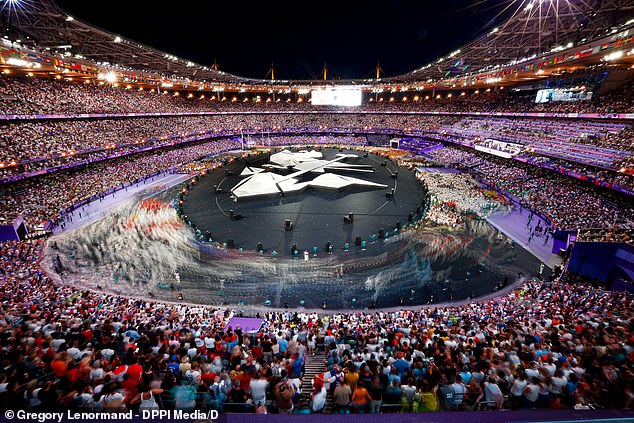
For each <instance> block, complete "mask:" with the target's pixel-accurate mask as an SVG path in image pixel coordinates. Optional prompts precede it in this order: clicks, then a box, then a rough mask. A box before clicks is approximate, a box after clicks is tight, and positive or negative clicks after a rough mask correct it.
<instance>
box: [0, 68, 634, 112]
mask: <svg viewBox="0 0 634 423" xmlns="http://www.w3.org/2000/svg"><path fill="white" fill-rule="evenodd" d="M86 81H88V82H86ZM176 92H178V91H175V90H173V89H172V90H169V91H166V90H164V89H162V88H160V87H152V88H149V89H147V88H146V89H143V90H140V89H139V88H137V87H132V85H129V84H126V83H123V82H120V83H114V84H113V83H108V82H106V81H103V80H90V79H81V78H73V77H64V78H60V79H55V78H41V77H26V76H24V77H20V76H14V75H10V76H7V75H3V76H2V78H1V79H0V114H60V113H62V114H81V113H98V114H103V113H105V114H113V113H189V112H202V111H249V110H253V109H262V110H265V109H269V110H270V109H274V110H275V109H281V110H292V111H298V110H313V109H314V107H313V106H312V105H311V104H310V97H309V96H307V95H297V94H283V93H278V94H277V95H276V94H273V93H269V94H264V95H262V94H261V93H240V94H238V93H229V92H226V93H225V92H212V93H210V92H200V91H187V90H182V91H180V92H178V95H175V93H176ZM463 93H464V94H463ZM403 97H405V98H406V99H405V100H404V99H403ZM367 100H368V101H367V102H366V103H365V104H364V106H363V108H364V109H365V110H390V111H444V112H464V111H486V112H540V113H541V112H553V113H600V114H605V113H631V112H632V111H633V110H634V109H633V106H632V103H633V101H632V100H633V98H632V83H629V84H626V85H625V86H623V87H621V88H619V90H618V92H616V93H611V95H609V96H602V97H596V96H594V98H592V99H591V100H586V101H571V102H563V101H556V102H550V103H540V104H536V103H535V94H534V93H533V92H531V93H530V94H523V93H516V92H512V91H510V90H504V89H500V88H499V87H491V88H484V89H479V90H460V89H456V90H454V91H450V92H444V91H431V92H417V93H414V94H411V93H406V94H401V95H400V96H395V95H394V94H389V93H387V94H385V95H384V94H376V95H369V97H368V99H367ZM319 109H321V110H327V109H330V110H332V108H329V107H324V106H320V107H319ZM357 109H358V108H357ZM338 110H341V108H338Z"/></svg>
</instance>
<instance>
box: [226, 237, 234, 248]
mask: <svg viewBox="0 0 634 423" xmlns="http://www.w3.org/2000/svg"><path fill="white" fill-rule="evenodd" d="M233 247H234V245H233V239H231V238H229V239H228V240H227V248H233Z"/></svg>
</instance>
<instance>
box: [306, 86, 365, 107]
mask: <svg viewBox="0 0 634 423" xmlns="http://www.w3.org/2000/svg"><path fill="white" fill-rule="evenodd" d="M361 97H362V96H361V90H359V89H344V88H340V89H324V90H313V91H311V92H310V101H311V104H312V105H313V106H345V107H354V106H360V105H361Z"/></svg>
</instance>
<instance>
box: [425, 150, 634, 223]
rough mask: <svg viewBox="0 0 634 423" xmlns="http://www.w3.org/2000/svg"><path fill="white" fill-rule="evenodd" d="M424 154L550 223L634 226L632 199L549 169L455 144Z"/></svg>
mask: <svg viewBox="0 0 634 423" xmlns="http://www.w3.org/2000/svg"><path fill="white" fill-rule="evenodd" d="M429 155H430V156H431V157H434V158H435V159H436V160H438V161H439V162H441V163H443V164H446V165H450V166H456V167H459V168H462V169H465V170H468V171H469V172H472V173H474V174H476V175H477V176H478V178H479V179H480V180H481V181H483V182H486V183H487V184H488V185H490V186H492V187H495V188H496V189H501V190H503V191H505V192H507V193H509V194H511V195H512V196H514V197H515V198H517V199H519V200H520V201H521V202H522V204H523V205H524V206H526V207H530V208H533V209H535V210H537V211H540V212H541V213H543V214H544V215H545V216H546V217H547V218H548V219H549V220H550V222H551V229H578V228H628V229H631V228H633V227H634V219H633V217H632V216H634V213H633V206H632V200H631V198H629V197H628V196H625V195H620V194H618V193H615V192H610V191H608V190H602V191H601V192H599V189H598V188H597V187H595V186H594V185H592V184H590V183H581V182H579V181H576V180H574V179H571V178H569V177H567V176H564V175H561V174H559V173H555V172H553V171H551V170H546V169H541V168H535V167H534V166H529V165H524V164H522V163H515V162H509V161H508V160H504V159H497V158H495V157H492V156H490V155H484V154H482V153H478V152H474V151H467V150H465V149H460V148H452V147H447V148H442V149H438V150H435V151H433V152H430V153H429Z"/></svg>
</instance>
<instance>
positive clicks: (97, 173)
mask: <svg viewBox="0 0 634 423" xmlns="http://www.w3.org/2000/svg"><path fill="white" fill-rule="evenodd" d="M239 148H240V142H239V141H235V140H232V139H220V140H214V141H211V142H206V143H202V144H197V145H191V146H188V147H184V148H180V149H170V150H168V151H163V150H161V151H155V152H150V153H145V154H141V155H136V156H134V157H132V158H127V157H123V158H118V159H113V160H110V161H105V162H99V163H96V164H94V165H91V166H87V167H85V168H82V169H80V170H72V171H68V172H58V173H54V174H51V175H47V176H46V177H38V178H34V179H28V180H25V181H21V182H19V183H15V184H11V185H9V186H8V187H5V188H4V192H3V198H4V201H3V203H2V205H0V216H1V218H0V221H4V222H12V221H13V219H14V218H15V217H16V216H17V215H22V217H23V218H24V220H25V222H27V225H28V226H30V227H32V228H33V227H35V226H37V225H40V224H41V223H44V222H45V221H48V220H54V219H56V217H57V216H58V214H59V213H60V212H61V211H62V210H64V209H65V208H67V207H69V206H72V205H73V204H75V203H77V202H79V201H81V200H83V199H86V198H89V197H92V196H95V195H99V194H101V193H103V192H105V191H107V190H110V189H112V188H117V187H125V186H127V185H130V184H131V183H132V182H133V181H136V180H137V179H140V178H143V177H145V176H146V175H151V174H155V173H157V172H161V171H165V170H167V169H169V168H171V167H173V166H176V165H179V164H182V163H189V162H192V161H194V160H196V159H199V158H202V157H204V156H210V155H215V154H218V153H219V152H222V151H228V150H237V149H239Z"/></svg>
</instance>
